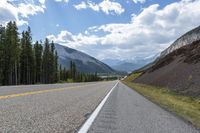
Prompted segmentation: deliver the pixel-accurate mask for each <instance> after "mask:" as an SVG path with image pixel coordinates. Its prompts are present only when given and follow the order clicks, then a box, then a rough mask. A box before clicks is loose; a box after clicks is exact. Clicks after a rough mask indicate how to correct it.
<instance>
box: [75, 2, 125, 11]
mask: <svg viewBox="0 0 200 133" xmlns="http://www.w3.org/2000/svg"><path fill="white" fill-rule="evenodd" d="M74 7H75V8H76V9H77V10H81V9H86V8H90V9H92V10H94V11H100V10H101V11H102V12H104V13H106V14H118V15H120V14H122V13H123V12H124V11H125V9H124V8H123V7H122V6H121V4H120V3H118V2H112V1H110V0H103V1H102V2H100V3H99V4H95V3H94V2H92V1H87V2H84V1H82V2H81V3H80V4H78V5H74Z"/></svg>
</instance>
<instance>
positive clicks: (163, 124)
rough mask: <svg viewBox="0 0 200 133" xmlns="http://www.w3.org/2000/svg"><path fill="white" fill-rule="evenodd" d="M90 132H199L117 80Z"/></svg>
mask: <svg viewBox="0 0 200 133" xmlns="http://www.w3.org/2000/svg"><path fill="white" fill-rule="evenodd" d="M89 133H199V131H197V130H196V129H195V128H194V127H193V126H191V125H190V124H189V123H186V122H185V121H183V120H181V119H180V118H177V117H176V116H174V115H172V114H171V113H169V112H167V111H165V110H164V109H162V108H160V107H159V106H157V105H156V104H154V103H152V102H150V101H149V100H147V99H146V98H144V97H143V96H141V95H140V94H138V93H137V92H135V91H133V90H132V89H130V88H128V87H127V86H125V85H124V84H122V83H119V84H118V85H117V86H116V88H115V89H114V90H113V92H112V93H111V95H110V97H109V98H108V100H107V102H106V103H105V104H104V106H103V108H102V109H101V111H100V113H99V114H98V116H97V118H96V119H95V121H94V122H93V124H92V126H91V127H90V129H89Z"/></svg>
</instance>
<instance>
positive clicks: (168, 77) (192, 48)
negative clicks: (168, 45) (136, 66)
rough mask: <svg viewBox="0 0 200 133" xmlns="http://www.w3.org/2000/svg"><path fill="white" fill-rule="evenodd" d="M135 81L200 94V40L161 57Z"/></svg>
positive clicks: (186, 93) (189, 93)
mask: <svg viewBox="0 0 200 133" xmlns="http://www.w3.org/2000/svg"><path fill="white" fill-rule="evenodd" d="M133 82H137V83H144V84H150V85H156V86H161V87H167V88H169V89H171V90H174V91H176V92H178V93H180V94H184V95H190V96H200V40H199V41H196V42H193V43H192V44H190V45H187V46H184V47H182V48H179V49H177V50H175V51H174V52H172V53H170V54H168V55H167V56H165V57H164V58H162V59H160V60H159V61H158V62H157V63H156V64H155V65H154V66H152V67H151V68H149V69H148V70H146V71H145V72H144V73H143V74H142V75H141V76H140V77H138V78H137V79H135V80H134V81H133Z"/></svg>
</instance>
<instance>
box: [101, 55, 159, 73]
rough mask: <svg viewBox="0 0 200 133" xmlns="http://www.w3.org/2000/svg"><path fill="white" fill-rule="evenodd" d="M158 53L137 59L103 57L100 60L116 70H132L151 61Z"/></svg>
mask: <svg viewBox="0 0 200 133" xmlns="http://www.w3.org/2000/svg"><path fill="white" fill-rule="evenodd" d="M157 56H158V55H155V56H153V57H151V58H148V59H138V60H118V59H104V60H102V62H104V63H106V64H108V65H109V66H111V67H112V68H113V69H115V70H117V71H125V72H129V73H130V72H132V71H134V70H136V69H139V68H141V67H142V66H144V65H146V64H148V63H150V62H152V61H153V60H155V58H156V57H157Z"/></svg>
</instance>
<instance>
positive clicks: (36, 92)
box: [0, 85, 90, 100]
mask: <svg viewBox="0 0 200 133" xmlns="http://www.w3.org/2000/svg"><path fill="white" fill-rule="evenodd" d="M85 86H90V85H81V86H71V87H67V88H57V89H49V90H40V91H30V92H25V93H17V94H9V95H3V96H0V100H1V99H9V98H14V97H21V96H27V95H35V94H41V93H47V92H56V91H64V90H70V89H73V88H80V87H85Z"/></svg>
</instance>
